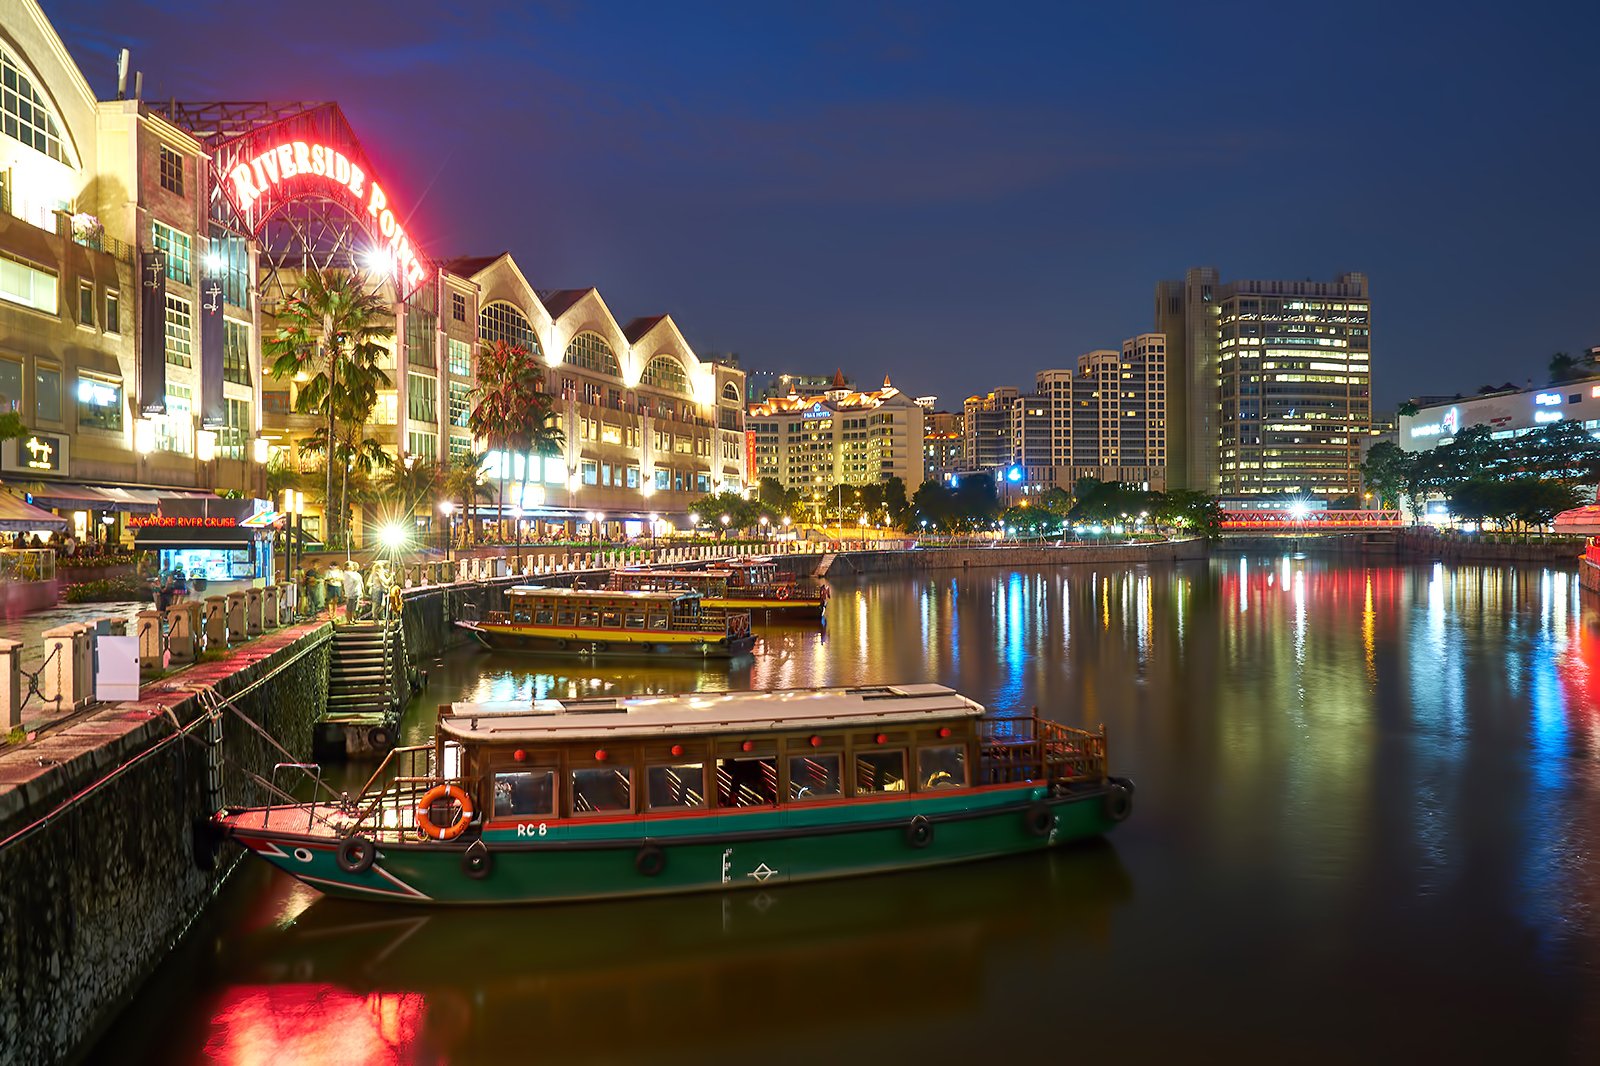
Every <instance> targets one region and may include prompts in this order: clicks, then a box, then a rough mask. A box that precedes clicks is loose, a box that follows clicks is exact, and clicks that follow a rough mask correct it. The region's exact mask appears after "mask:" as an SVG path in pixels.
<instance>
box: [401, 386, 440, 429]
mask: <svg viewBox="0 0 1600 1066" xmlns="http://www.w3.org/2000/svg"><path fill="white" fill-rule="evenodd" d="M406 384H407V386H408V387H407V389H406V413H407V414H408V415H410V416H411V417H412V418H413V419H415V420H416V421H418V422H437V421H438V420H439V382H438V381H437V380H436V379H434V378H432V377H430V376H429V375H427V374H407V375H406Z"/></svg>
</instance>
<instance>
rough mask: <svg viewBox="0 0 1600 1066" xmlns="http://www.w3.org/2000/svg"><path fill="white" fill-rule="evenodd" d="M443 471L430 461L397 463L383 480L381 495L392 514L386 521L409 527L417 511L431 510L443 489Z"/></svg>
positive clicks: (443, 469) (415, 460)
mask: <svg viewBox="0 0 1600 1066" xmlns="http://www.w3.org/2000/svg"><path fill="white" fill-rule="evenodd" d="M444 476H445V468H444V467H442V466H440V465H439V464H438V463H436V462H434V461H433V460H431V459H411V460H408V461H406V462H403V463H396V464H394V465H393V466H392V467H390V468H389V470H388V471H387V472H386V475H385V477H384V479H383V484H384V490H385V491H384V495H385V497H386V498H387V499H388V500H389V502H390V504H391V506H392V508H393V510H392V512H391V513H390V514H389V516H388V517H389V518H390V519H391V520H395V521H402V522H406V523H408V524H409V523H410V521H411V519H412V518H414V517H415V516H416V513H417V508H419V507H422V508H424V509H427V510H431V509H432V507H433V504H434V501H435V500H436V499H437V498H438V495H439V490H440V489H441V488H442V487H443V485H444Z"/></svg>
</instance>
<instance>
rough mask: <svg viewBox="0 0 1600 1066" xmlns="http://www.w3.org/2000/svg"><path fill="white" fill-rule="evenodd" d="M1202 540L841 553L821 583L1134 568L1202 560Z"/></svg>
mask: <svg viewBox="0 0 1600 1066" xmlns="http://www.w3.org/2000/svg"><path fill="white" fill-rule="evenodd" d="M1206 554H1207V551H1206V543H1205V541H1203V540H1169V541H1153V542H1148V543H1141V544H1066V545H1020V544H1005V545H1000V546H999V547H994V548H972V547H953V548H915V549H912V550H909V551H864V552H840V553H838V554H836V555H834V556H833V557H832V559H831V560H830V559H828V557H827V556H824V557H822V560H821V562H822V563H825V564H826V570H825V572H824V573H823V574H821V576H823V577H850V576H855V575H866V574H894V573H910V572H913V571H922V570H968V569H973V568H975V567H1007V568H1012V567H1018V568H1029V567H1047V566H1071V565H1090V564H1092V565H1099V566H1135V565H1138V564H1141V563H1170V562H1182V561H1187V560H1192V559H1204V558H1206Z"/></svg>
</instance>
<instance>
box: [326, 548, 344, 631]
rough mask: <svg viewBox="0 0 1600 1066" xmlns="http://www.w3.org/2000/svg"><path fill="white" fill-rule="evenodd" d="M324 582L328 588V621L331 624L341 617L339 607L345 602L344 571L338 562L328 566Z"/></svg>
mask: <svg viewBox="0 0 1600 1066" xmlns="http://www.w3.org/2000/svg"><path fill="white" fill-rule="evenodd" d="M323 582H324V584H326V585H327V588H328V621H330V622H331V621H334V620H336V619H337V618H338V617H339V605H340V604H341V603H343V602H344V571H343V570H341V569H339V564H338V563H337V562H332V563H329V564H328V572H327V576H326V577H324V578H323Z"/></svg>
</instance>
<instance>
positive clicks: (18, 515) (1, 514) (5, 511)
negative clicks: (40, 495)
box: [0, 492, 67, 533]
mask: <svg viewBox="0 0 1600 1066" xmlns="http://www.w3.org/2000/svg"><path fill="white" fill-rule="evenodd" d="M66 528H67V520H66V519H65V518H57V517H56V516H55V515H53V514H51V513H50V512H49V511H41V510H40V509H39V508H37V507H30V506H29V505H28V504H26V503H24V502H23V501H21V500H19V499H17V498H16V497H15V496H13V495H11V494H10V493H9V492H0V529H3V530H5V531H6V532H7V533H26V532H29V531H30V530H35V529H60V530H65V529H66Z"/></svg>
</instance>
